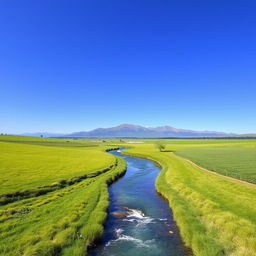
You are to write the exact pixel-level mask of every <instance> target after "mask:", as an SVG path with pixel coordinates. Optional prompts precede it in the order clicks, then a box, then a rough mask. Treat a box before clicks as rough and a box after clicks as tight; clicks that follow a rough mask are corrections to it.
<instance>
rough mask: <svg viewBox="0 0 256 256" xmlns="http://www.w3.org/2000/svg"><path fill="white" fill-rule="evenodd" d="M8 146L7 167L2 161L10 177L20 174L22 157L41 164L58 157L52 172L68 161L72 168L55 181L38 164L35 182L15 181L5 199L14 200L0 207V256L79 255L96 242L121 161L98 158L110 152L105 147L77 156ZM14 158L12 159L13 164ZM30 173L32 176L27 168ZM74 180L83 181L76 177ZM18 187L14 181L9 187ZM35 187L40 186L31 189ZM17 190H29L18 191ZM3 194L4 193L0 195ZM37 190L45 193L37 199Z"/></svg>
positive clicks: (77, 152) (123, 166)
mask: <svg viewBox="0 0 256 256" xmlns="http://www.w3.org/2000/svg"><path fill="white" fill-rule="evenodd" d="M2 143H3V142H2ZM4 144H9V143H4ZM10 144H11V145H7V147H10V149H9V151H8V154H7V155H9V156H10V155H11V154H13V159H14V162H13V166H12V165H11V162H10V161H9V162H8V161H7V159H8V157H7V156H6V155H4V156H2V157H3V158H5V160H6V164H7V163H8V164H9V166H10V167H13V169H12V170H11V173H13V174H14V173H16V175H17V174H18V173H19V171H21V169H19V168H18V169H17V167H18V162H19V161H20V160H21V159H24V161H25V162H24V163H25V164H27V162H28V160H29V157H28V155H30V156H31V155H33V156H35V158H36V159H39V158H40V157H41V158H43V157H45V159H44V161H42V162H46V161H47V159H51V155H52V156H53V157H54V154H55V153H56V154H57V155H58V157H57V158H55V159H58V161H57V160H56V162H55V163H54V162H53V161H52V163H51V164H52V166H53V167H56V166H58V164H59V161H64V163H66V161H68V160H73V162H72V163H74V165H73V166H72V165H71V164H69V165H68V168H70V172H69V173H68V172H67V169H65V170H63V171H62V172H61V175H62V176H61V177H62V179H61V180H60V179H59V177H60V175H59V174H56V173H55V172H54V171H53V170H48V168H46V167H45V166H43V164H42V163H41V165H42V168H41V169H40V170H37V175H38V181H36V179H30V177H29V173H28V174H26V175H27V178H28V179H27V180H25V181H23V180H22V179H21V177H24V176H21V177H20V179H21V180H20V182H21V183H23V184H22V186H17V187H16V189H15V186H13V188H12V190H10V191H11V192H9V195H10V198H12V197H13V198H14V199H15V200H13V201H10V202H6V204H4V205H2V206H0V255H6V256H15V255H16V256H18V255H24V256H34V255H40V256H43V255H85V254H86V251H87V248H88V246H90V245H92V244H93V243H94V241H96V240H97V239H100V237H101V235H102V233H103V225H104V221H105V219H106V217H107V209H108V204H109V202H108V185H109V184H110V183H111V182H113V181H114V180H115V179H117V178H118V177H120V176H121V175H123V173H124V172H125V169H126V163H125V161H124V160H123V159H122V158H117V157H114V156H112V155H109V154H107V153H104V152H103V150H108V149H110V148H111V147H109V146H101V147H96V148H92V149H82V150H80V149H77V148H73V147H72V148H71V147H69V148H68V147H65V148H64V149H62V148H59V147H56V148H53V147H45V146H44V147H42V146H40V145H27V144H20V143H19V144H15V143H10ZM17 151H20V152H21V155H22V153H24V154H25V155H27V158H26V157H25V158H24V154H23V155H22V156H19V155H18V154H17ZM40 153H41V156H40V157H39V156H38V155H39V154H40ZM16 156H17V158H18V159H15V157H16ZM60 156H61V158H60ZM55 157H56V155H55ZM65 157H67V159H65ZM76 157H77V159H76ZM78 162H81V166H83V168H80V169H79V170H74V169H75V168H76V167H77V165H76V164H75V163H78ZM33 164H34V159H33V158H32V165H31V167H32V166H37V165H33ZM55 165H56V166H55ZM63 165H64V164H63ZM27 166H28V165H27ZM81 166H80V167H81ZM56 168H57V167H56ZM56 168H55V170H56ZM2 170H3V169H2ZM30 170H31V172H32V173H33V171H34V170H33V168H31V169H30ZM41 172H47V176H51V177H47V179H46V178H44V175H45V174H44V173H41ZM65 172H66V173H67V175H66V174H65ZM77 174H83V175H80V176H76V175H77ZM6 175H7V174H6ZM6 177H7V176H6ZM8 177H11V175H9V176H8ZM65 178H66V179H65ZM18 181H19V180H18V178H17V177H16V181H14V182H13V184H14V183H16V182H18ZM49 181H50V183H49ZM9 182H10V183H11V182H12V181H11V180H10V181H9ZM29 183H31V184H32V185H29ZM38 184H40V185H41V186H37V185H38ZM23 187H28V188H29V189H27V190H25V191H24V190H21V191H19V189H22V188H23ZM5 190H7V189H3V191H5ZM42 190H43V191H44V190H45V191H46V192H45V193H42ZM12 191H14V192H12ZM15 191H16V192H15ZM22 193H25V194H22ZM37 193H39V194H37ZM2 195H3V194H2ZM5 195H6V194H5ZM11 195H12V197H11ZM27 195H28V196H27Z"/></svg>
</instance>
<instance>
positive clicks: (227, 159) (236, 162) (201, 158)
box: [175, 146, 256, 183]
mask: <svg viewBox="0 0 256 256" xmlns="http://www.w3.org/2000/svg"><path fill="white" fill-rule="evenodd" d="M175 153H176V154H178V155H180V156H182V157H185V158H187V159H190V160H191V161H193V162H194V163H196V164H198V165H200V166H202V167H204V168H206V169H209V170H211V171H215V172H217V173H220V174H223V175H226V176H230V177H233V178H236V179H240V180H245V181H248V182H253V183H256V147H255V146H254V147H223V148H219V147H214V148H197V149H191V148H189V149H181V150H177V151H176V152H175Z"/></svg>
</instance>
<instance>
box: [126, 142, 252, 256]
mask: <svg viewBox="0 0 256 256" xmlns="http://www.w3.org/2000/svg"><path fill="white" fill-rule="evenodd" d="M164 142H165V143H166V145H167V147H166V149H167V151H169V152H160V151H159V150H158V149H156V147H155V145H153V144H151V145H150V144H144V145H136V146H135V145H134V148H132V149H129V150H127V151H126V153H127V154H130V155H135V156H139V157H144V158H148V159H151V160H154V161H156V162H157V163H158V164H160V165H161V166H162V167H163V170H162V172H161V173H160V175H159V176H158V179H157V182H156V187H157V190H158V192H159V193H161V194H162V195H163V196H164V197H166V198H167V199H168V201H169V203H170V207H171V208H172V211H173V214H174V218H175V221H176V223H177V225H178V227H179V228H180V232H181V236H182V238H183V240H184V242H185V244H186V245H187V246H189V247H191V248H192V250H193V252H194V254H195V255H198V256H215V255H218V256H219V255H230V256H255V255H256V237H255V233H256V186H255V185H254V184H246V183H242V182H240V181H239V180H237V181H236V180H231V179H229V178H225V176H218V175H215V174H213V173H209V172H207V171H203V170H202V169H200V168H199V167H197V166H195V165H194V164H192V163H190V162H188V161H186V160H185V159H182V158H180V157H178V156H176V155H175V154H174V153H173V152H174V151H176V150H178V149H184V151H185V149H186V148H189V149H190V150H191V152H192V151H193V150H198V148H202V147H207V148H209V147H212V148H216V147H222V148H230V147H233V148H234V150H239V149H240V147H248V146H250V147H255V145H256V141H255V140H251V141H248V140H244V141H243V140H240V141H239V140H211V141H207V140H201V141H198V140H190V141H185V140H181V141H179V140H173V141H172V140H166V141H162V143H164ZM214 150H217V149H214ZM226 156H227V155H226ZM238 162H239V160H238ZM252 165H253V164H252ZM209 166H210V163H209ZM241 172H242V171H241ZM251 174H252V172H251Z"/></svg>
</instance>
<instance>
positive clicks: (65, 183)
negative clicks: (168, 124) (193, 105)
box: [0, 136, 256, 256]
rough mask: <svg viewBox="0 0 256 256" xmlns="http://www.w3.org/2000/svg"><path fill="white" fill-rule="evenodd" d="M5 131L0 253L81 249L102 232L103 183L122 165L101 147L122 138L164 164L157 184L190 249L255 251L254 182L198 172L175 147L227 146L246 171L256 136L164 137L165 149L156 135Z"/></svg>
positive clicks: (203, 255) (208, 254)
mask: <svg viewBox="0 0 256 256" xmlns="http://www.w3.org/2000/svg"><path fill="white" fill-rule="evenodd" d="M3 137H5V136H0V141H1V142H0V153H1V154H0V158H1V159H0V160H1V161H0V163H1V164H0V175H1V182H2V183H1V186H0V191H1V193H0V197H1V196H3V195H4V194H5V195H6V193H9V194H10V195H11V198H12V199H14V200H10V201H8V200H6V198H2V199H3V201H2V202H4V203H2V205H1V206H0V255H6V256H18V255H24V256H32V255H33V256H34V255H40V256H41V255H67V256H69V255H70V256H71V255H85V253H86V248H87V247H88V246H89V245H90V244H92V243H93V241H95V239H96V240H97V239H98V238H99V237H100V236H101V234H102V232H103V223H104V221H105V218H106V216H107V214H106V210H107V207H108V191H107V186H108V184H109V183H111V182H113V180H115V179H116V178H117V177H119V176H120V175H122V174H123V173H124V170H125V162H124V160H122V159H120V158H117V157H114V156H112V155H109V154H107V153H105V152H104V150H107V149H109V148H111V147H114V146H115V145H118V144H120V143H122V144H120V145H122V146H126V147H130V149H129V150H127V151H126V152H127V153H128V154H133V155H136V156H140V157H145V158H149V159H152V160H154V161H156V162H158V163H159V164H160V165H161V166H162V167H163V170H162V172H161V173H160V175H159V176H158V179H157V182H156V187H157V190H158V191H159V192H160V193H161V194H163V195H164V196H165V197H166V198H167V199H168V200H169V202H170V206H171V208H172V211H173V214H174V218H175V220H176V222H177V224H178V226H179V228H180V231H181V235H182V238H183V240H184V242H185V243H186V245H187V246H190V247H192V249H193V251H194V253H195V255H198V256H215V255H230V256H255V255H256V237H255V233H256V217H255V216H256V186H255V185H253V184H248V185H247V184H246V183H241V182H239V181H235V180H234V181H233V180H230V179H228V178H226V177H222V176H218V175H214V174H211V173H209V172H206V171H203V170H201V169H200V168H198V167H197V166H195V165H193V164H192V163H189V162H188V161H186V160H185V159H182V158H180V157H178V156H176V155H175V153H173V152H175V151H177V152H181V151H182V152H183V151H184V152H187V151H190V152H194V153H195V154H196V152H197V151H198V152H199V151H200V150H204V149H203V148H207V150H208V151H209V152H212V151H215V152H216V150H217V149H216V148H218V149H219V150H221V151H222V154H221V156H223V155H224V153H223V152H228V151H229V152H230V150H231V151H232V150H233V151H232V155H235V152H237V154H236V156H237V159H235V160H236V161H237V162H236V163H241V161H240V160H239V159H242V158H241V157H243V154H244V157H245V159H247V160H242V162H243V165H239V168H240V167H241V166H245V165H247V166H249V165H250V166H251V170H252V169H253V166H255V164H254V163H253V162H252V161H251V160H250V159H249V158H248V157H249V156H248V154H250V153H248V152H249V151H250V152H252V150H255V145H256V141H255V140H223V139H218V140H163V141H162V143H164V144H166V145H167V146H166V150H167V151H168V152H159V151H158V150H157V148H156V147H155V143H156V141H157V140H138V141H143V142H144V143H142V144H130V143H129V144H126V143H125V142H128V141H131V140H122V141H120V140H118V139H107V140H105V142H103V141H101V142H99V141H96V142H95V140H93V139H77V140H68V142H67V140H66V139H45V138H31V137H25V138H24V137H22V138H21V137H18V138H17V137H16V136H13V137H12V136H6V137H5V138H4V139H3ZM132 141H135V140H134V139H133V140H132ZM108 145H110V146H108ZM131 147H132V148H131ZM241 151H243V153H241ZM228 154H230V153H228ZM251 156H253V153H252V155H251ZM246 157H247V158H246ZM234 158H236V157H234ZM214 159H215V157H214ZM223 159H224V157H223ZM225 159H226V158H225ZM216 161H217V160H216ZM223 162H224V160H223ZM209 164H211V163H209ZM232 164H233V161H232ZM211 165H212V164H211ZM229 166H231V162H229ZM209 169H212V168H210V165H209ZM233 170H234V169H233ZM239 170H240V172H245V169H244V170H243V171H242V168H240V169H239ZM2 177H3V178H2ZM21 192H22V193H21ZM26 193H27V194H26ZM7 199H8V198H7ZM4 200H5V201H4Z"/></svg>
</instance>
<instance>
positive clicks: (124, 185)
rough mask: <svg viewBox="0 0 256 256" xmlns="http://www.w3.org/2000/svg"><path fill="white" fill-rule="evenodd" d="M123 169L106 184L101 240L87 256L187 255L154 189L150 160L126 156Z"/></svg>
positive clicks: (154, 170)
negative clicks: (106, 208)
mask: <svg viewBox="0 0 256 256" xmlns="http://www.w3.org/2000/svg"><path fill="white" fill-rule="evenodd" d="M110 153H111V154H113V155H117V156H121V157H123V158H124V159H125V160H126V162H127V172H126V174H125V175H124V176H123V177H122V178H120V179H119V180H118V181H117V182H115V183H113V184H112V185H111V186H110V187H109V195H110V208H109V217H108V219H107V222H106V225H105V232H104V236H103V239H102V241H101V242H100V243H98V244H97V246H95V247H93V248H91V249H90V250H89V252H88V254H89V255H90V256H144V255H147V256H167V255H168V256H188V255H192V253H191V251H190V250H189V249H187V248H186V247H185V246H184V244H183V242H182V241H181V238H180V234H179V230H178V228H177V226H176V225H175V222H174V220H173V217H172V214H171V211H170V208H169V206H168V203H167V202H166V201H165V200H164V199H163V198H162V197H161V196H159V195H158V193H157V192H156V190H155V179H156V177H157V175H158V173H159V171H160V168H159V167H157V166H156V165H155V164H154V163H153V162H152V161H149V160H145V159H141V158H137V157H131V156H126V155H123V154H122V153H121V151H120V150H113V151H110Z"/></svg>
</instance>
